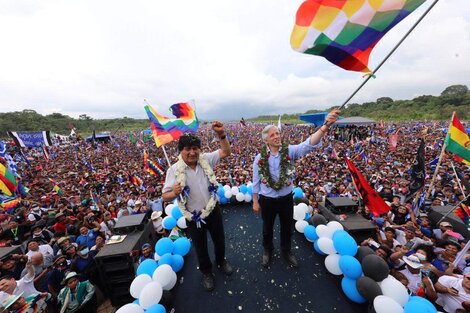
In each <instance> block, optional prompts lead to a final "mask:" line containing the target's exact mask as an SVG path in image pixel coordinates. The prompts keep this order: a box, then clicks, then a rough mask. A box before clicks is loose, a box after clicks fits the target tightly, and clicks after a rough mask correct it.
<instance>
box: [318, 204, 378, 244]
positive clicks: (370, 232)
mask: <svg viewBox="0 0 470 313" xmlns="http://www.w3.org/2000/svg"><path fill="white" fill-rule="evenodd" d="M318 208H319V209H320V212H321V213H322V214H323V216H324V217H325V218H326V219H327V220H328V221H337V222H339V223H340V224H341V225H343V228H344V230H345V231H347V232H348V233H349V234H350V235H351V236H352V237H353V238H354V240H356V242H357V243H358V244H360V243H361V242H362V241H363V240H365V239H367V238H370V237H373V236H374V235H375V226H374V225H373V224H372V223H371V221H369V220H368V219H365V218H364V217H363V216H362V215H360V214H357V213H355V212H354V213H341V214H344V215H345V216H344V218H341V219H340V218H339V216H338V215H339V214H335V213H334V212H332V211H331V210H330V209H329V208H326V206H323V205H321V204H319V205H318Z"/></svg>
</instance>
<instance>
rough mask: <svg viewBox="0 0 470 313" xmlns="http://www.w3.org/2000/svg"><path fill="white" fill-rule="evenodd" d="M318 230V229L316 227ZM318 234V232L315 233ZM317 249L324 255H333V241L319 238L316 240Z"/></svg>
mask: <svg viewBox="0 0 470 313" xmlns="http://www.w3.org/2000/svg"><path fill="white" fill-rule="evenodd" d="M317 229H318V227H317ZM317 233H318V232H317ZM318 248H320V250H321V251H322V252H323V253H325V254H335V253H336V249H335V246H334V245H333V240H331V239H330V238H327V237H320V238H319V239H318Z"/></svg>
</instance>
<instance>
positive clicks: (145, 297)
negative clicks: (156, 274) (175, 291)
mask: <svg viewBox="0 0 470 313" xmlns="http://www.w3.org/2000/svg"><path fill="white" fill-rule="evenodd" d="M162 294H163V289H162V285H160V283H159V282H156V281H152V282H150V283H148V284H147V285H145V287H144V289H142V291H141V292H140V297H139V304H140V306H141V307H142V308H143V309H144V310H147V309H148V308H149V307H151V306H152V305H154V304H157V303H158V302H160V299H161V298H162Z"/></svg>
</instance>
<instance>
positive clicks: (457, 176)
mask: <svg viewBox="0 0 470 313" xmlns="http://www.w3.org/2000/svg"><path fill="white" fill-rule="evenodd" d="M450 164H451V165H452V169H453V170H454V174H455V177H456V178H457V183H458V184H459V187H460V191H462V194H463V196H464V197H465V192H464V191H463V187H462V184H461V183H460V178H459V175H457V171H456V170H455V166H454V162H453V161H450Z"/></svg>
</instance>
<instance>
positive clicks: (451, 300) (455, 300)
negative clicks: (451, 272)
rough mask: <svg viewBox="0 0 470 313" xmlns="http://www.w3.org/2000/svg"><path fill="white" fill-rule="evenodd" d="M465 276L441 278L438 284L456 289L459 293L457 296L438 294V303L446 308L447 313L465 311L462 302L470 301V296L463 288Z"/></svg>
mask: <svg viewBox="0 0 470 313" xmlns="http://www.w3.org/2000/svg"><path fill="white" fill-rule="evenodd" d="M462 280H463V276H461V277H454V276H447V275H444V276H441V277H440V278H439V280H438V282H439V283H440V284H441V285H442V286H444V287H447V288H455V289H457V290H458V291H459V294H458V295H457V296H453V295H451V294H449V293H438V294H437V300H436V303H437V304H439V305H440V306H442V307H443V308H444V310H445V311H446V312H449V313H454V312H455V311H456V310H457V309H463V307H462V302H464V301H470V294H468V293H466V292H465V290H464V289H463V286H462Z"/></svg>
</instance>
